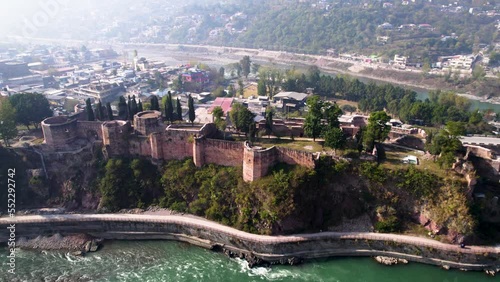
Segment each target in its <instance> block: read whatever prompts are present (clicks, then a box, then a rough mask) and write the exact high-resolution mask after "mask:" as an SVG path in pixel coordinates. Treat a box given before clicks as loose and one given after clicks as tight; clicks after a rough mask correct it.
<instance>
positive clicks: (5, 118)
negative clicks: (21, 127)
mask: <svg viewBox="0 0 500 282" xmlns="http://www.w3.org/2000/svg"><path fill="white" fill-rule="evenodd" d="M0 136H1V138H2V139H3V141H4V143H5V146H10V144H9V139H12V138H14V137H16V136H17V128H16V109H14V107H13V106H12V104H11V103H10V101H9V99H1V100H0Z"/></svg>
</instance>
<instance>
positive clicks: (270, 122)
mask: <svg viewBox="0 0 500 282" xmlns="http://www.w3.org/2000/svg"><path fill="white" fill-rule="evenodd" d="M266 129H267V132H268V134H269V137H270V136H271V133H272V132H273V109H272V108H268V109H267V110H266Z"/></svg>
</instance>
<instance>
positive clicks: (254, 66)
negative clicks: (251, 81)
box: [252, 63, 260, 74]
mask: <svg viewBox="0 0 500 282" xmlns="http://www.w3.org/2000/svg"><path fill="white" fill-rule="evenodd" d="M259 69H260V65H259V64H256V63H253V64H252V73H255V74H256V73H258V72H259Z"/></svg>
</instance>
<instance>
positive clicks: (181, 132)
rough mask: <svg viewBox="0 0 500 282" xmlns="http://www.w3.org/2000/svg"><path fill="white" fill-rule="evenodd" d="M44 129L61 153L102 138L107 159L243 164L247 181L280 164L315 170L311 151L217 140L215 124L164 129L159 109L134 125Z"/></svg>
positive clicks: (49, 122)
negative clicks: (64, 148)
mask: <svg viewBox="0 0 500 282" xmlns="http://www.w3.org/2000/svg"><path fill="white" fill-rule="evenodd" d="M42 129H43V133H44V137H45V143H46V145H47V146H49V147H51V148H53V149H56V150H57V149H58V148H61V147H62V146H66V145H67V144H70V143H72V142H73V141H75V140H76V139H87V140H89V142H93V141H97V140H102V144H103V146H104V148H103V149H104V152H105V155H106V156H107V157H115V156H116V157H119V156H132V157H134V156H135V157H146V158H150V159H152V160H153V161H154V162H155V163H161V162H162V161H169V160H182V159H185V158H193V161H194V163H195V165H196V166H198V167H201V166H203V165H205V164H217V165H223V166H242V167H243V179H244V180H245V181H254V180H256V179H259V178H261V177H263V176H265V175H267V173H268V172H269V170H270V168H271V167H272V166H274V165H275V164H277V163H279V162H284V163H287V164H297V165H303V166H307V167H310V168H313V167H314V166H315V156H314V154H312V153H310V152H304V151H298V150H293V149H289V148H282V147H271V148H269V149H263V148H259V147H250V145H249V144H248V143H246V142H245V143H244V142H235V141H227V140H219V139H212V138H214V137H215V136H216V135H217V127H216V126H215V124H213V123H207V124H205V125H203V126H201V127H200V126H191V125H186V126H184V125H170V126H168V127H166V128H165V126H164V125H163V123H161V113H160V112H157V111H145V112H141V113H138V114H136V115H135V117H134V126H132V125H131V124H130V122H129V121H122V120H115V121H105V122H100V121H92V122H89V121H78V120H76V119H71V118H69V117H66V116H59V117H53V118H48V119H46V120H44V121H43V122H42Z"/></svg>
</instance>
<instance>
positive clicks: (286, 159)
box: [276, 147, 315, 168]
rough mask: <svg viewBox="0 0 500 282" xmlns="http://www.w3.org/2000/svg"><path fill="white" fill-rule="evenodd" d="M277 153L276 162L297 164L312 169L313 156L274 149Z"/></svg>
mask: <svg viewBox="0 0 500 282" xmlns="http://www.w3.org/2000/svg"><path fill="white" fill-rule="evenodd" d="M276 150H277V152H278V161H279V162H283V163H287V164H291V165H294V164H298V165H301V166H305V167H308V168H314V167H315V162H314V159H315V157H314V154H313V153H310V152H304V151H299V150H294V149H289V148H284V147H276Z"/></svg>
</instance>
